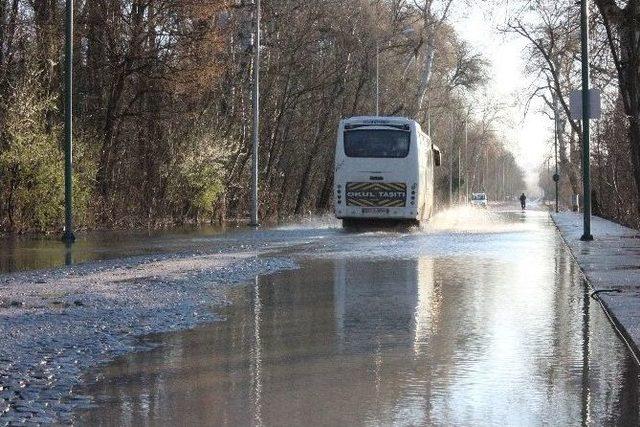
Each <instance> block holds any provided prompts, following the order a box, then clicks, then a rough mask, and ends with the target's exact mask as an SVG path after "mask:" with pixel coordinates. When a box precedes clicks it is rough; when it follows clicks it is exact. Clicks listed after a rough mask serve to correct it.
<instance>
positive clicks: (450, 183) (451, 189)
mask: <svg viewBox="0 0 640 427" xmlns="http://www.w3.org/2000/svg"><path fill="white" fill-rule="evenodd" d="M449 135H450V138H451V153H449V206H452V205H453V139H454V134H453V123H452V122H451V123H450V124H449Z"/></svg>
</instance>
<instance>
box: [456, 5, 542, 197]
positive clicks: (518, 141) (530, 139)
mask: <svg viewBox="0 0 640 427" xmlns="http://www.w3.org/2000/svg"><path fill="white" fill-rule="evenodd" d="M507 13H509V12H508V10H507V9H506V6H484V7H472V8H465V10H464V11H462V10H461V11H458V12H456V13H455V14H454V16H452V21H453V25H454V27H455V28H456V29H457V31H458V33H459V34H460V35H461V37H462V38H464V39H465V40H467V41H468V42H469V43H470V44H471V45H472V46H473V47H474V48H475V49H476V50H477V51H479V52H480V53H482V54H483V55H484V56H485V58H487V59H488V60H489V61H490V63H491V68H490V73H489V75H490V79H491V82H490V84H489V87H490V93H491V94H493V96H494V97H496V98H497V99H499V100H503V101H504V102H506V103H509V104H511V105H513V107H510V108H509V111H508V120H507V123H504V124H503V125H502V126H500V129H498V131H499V133H500V134H501V135H502V136H503V137H504V138H505V140H506V141H505V142H506V143H507V145H508V146H509V147H510V149H511V151H512V152H513V153H514V154H515V156H516V158H517V159H518V163H519V164H520V165H521V166H522V167H523V168H524V169H525V170H526V171H527V181H528V183H529V184H530V185H535V182H536V181H537V171H536V169H537V168H539V167H540V165H541V164H542V163H543V162H544V161H545V159H546V157H547V156H548V153H550V145H549V144H550V143H551V141H552V137H553V134H552V132H553V122H552V121H551V120H550V119H549V118H548V117H547V116H545V115H543V114H542V113H540V109H541V108H542V102H541V101H539V102H534V103H533V104H532V105H531V106H530V108H529V112H528V114H527V115H526V116H524V114H525V109H524V102H525V101H526V99H527V95H528V93H529V92H530V91H529V90H527V88H528V86H529V85H530V84H531V81H532V78H531V77H530V76H528V75H527V74H526V72H525V69H524V66H525V61H526V58H524V51H525V47H526V43H525V41H524V39H522V38H521V37H519V36H517V35H515V34H507V35H504V34H501V33H499V31H498V30H497V27H498V25H500V24H503V23H504V22H505V20H506V17H507Z"/></svg>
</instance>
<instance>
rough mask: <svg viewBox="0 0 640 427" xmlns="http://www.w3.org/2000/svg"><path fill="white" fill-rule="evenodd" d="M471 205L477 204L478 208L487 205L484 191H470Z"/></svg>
mask: <svg viewBox="0 0 640 427" xmlns="http://www.w3.org/2000/svg"><path fill="white" fill-rule="evenodd" d="M471 206H477V207H480V208H486V207H487V195H486V193H472V194H471Z"/></svg>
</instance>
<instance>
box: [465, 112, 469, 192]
mask: <svg viewBox="0 0 640 427" xmlns="http://www.w3.org/2000/svg"><path fill="white" fill-rule="evenodd" d="M468 148H469V121H468V120H465V121H464V188H465V198H466V200H465V202H468V201H469V161H468V158H467V155H468V153H469V150H468Z"/></svg>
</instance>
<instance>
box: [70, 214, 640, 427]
mask: <svg viewBox="0 0 640 427" xmlns="http://www.w3.org/2000/svg"><path fill="white" fill-rule="evenodd" d="M215 239H222V238H221V237H219V236H218V237H215ZM224 239H227V238H224ZM224 239H223V240H224ZM224 242H226V243H225V244H228V245H230V246H233V245H238V246H244V245H256V246H259V247H265V248H266V247H276V248H278V249H277V253H278V254H279V255H286V256H289V257H292V258H293V259H294V260H295V261H296V262H298V264H299V265H300V266H301V268H300V269H298V270H290V271H284V272H280V273H277V274H275V275H270V276H260V277H256V278H255V281H253V282H252V283H249V284H247V286H245V287H242V288H235V289H233V290H230V291H229V292H230V295H229V296H230V298H231V299H232V301H233V304H231V305H230V306H228V307H225V308H221V309H219V310H218V311H217V312H218V313H219V314H222V315H223V316H224V317H225V320H224V321H221V322H216V323H213V324H211V325H207V326H203V327H198V328H197V329H194V330H189V331H185V332H177V333H170V334H163V335H155V336H149V337H146V338H144V339H145V340H147V341H151V342H153V343H159V344H160V346H159V347H157V348H156V349H155V350H152V351H147V352H142V353H137V354H130V355H127V356H124V357H121V358H119V359H118V360H116V361H115V362H113V363H111V364H109V365H106V366H103V367H101V368H100V369H98V370H95V371H93V372H91V373H90V374H88V375H87V377H86V380H87V383H86V385H85V386H83V387H80V388H79V389H78V390H77V391H78V392H79V393H82V394H87V395H90V396H92V397H93V399H94V402H95V404H94V406H93V407H92V408H90V409H86V410H83V411H79V412H78V413H77V421H78V424H83V425H125V426H137V425H171V426H174V425H230V426H236V425H272V426H282V425H428V426H449V425H451V426H484V425H487V426H494V425H509V426H529V425H532V426H535V425H562V426H569V425H598V426H599V425H607V426H608V425H621V426H636V425H640V410H639V399H640V394H639V391H640V389H639V387H638V375H639V372H638V369H637V366H636V365H635V363H634V361H633V359H632V358H631V357H630V355H629V354H628V352H627V349H626V348H625V347H624V345H623V343H622V342H621V341H620V340H619V339H618V338H617V337H616V335H615V333H614V331H613V329H612V327H611V326H610V324H609V323H608V320H607V319H606V317H605V315H604V314H603V312H602V310H601V308H600V306H599V305H598V304H597V303H596V302H595V301H593V300H592V299H590V297H589V294H590V291H589V288H588V286H586V284H585V283H584V281H583V278H582V276H581V274H580V271H579V269H578V267H577V265H576V264H575V262H574V261H573V259H572V257H571V254H570V253H569V252H568V250H567V249H566V248H565V246H564V245H563V243H562V242H561V240H560V237H559V236H558V234H557V232H556V231H555V228H554V226H553V224H552V223H551V221H550V219H549V217H548V215H547V214H546V213H544V212H542V211H527V212H521V211H519V210H510V209H508V208H503V209H501V210H500V211H475V210H471V209H464V208H462V209H457V210H453V211H447V212H444V213H441V214H440V215H438V216H437V217H436V218H434V220H433V221H432V222H431V224H430V225H428V226H427V227H425V228H423V229H409V230H351V231H343V230H342V229H341V228H340V227H339V226H338V224H336V223H335V222H331V221H322V222H319V223H313V222H310V223H307V224H304V225H293V226H290V227H282V228H275V229H269V230H261V231H256V232H242V233H237V234H235V235H234V236H231V237H228V239H227V240H224ZM209 244H215V241H213V242H209Z"/></svg>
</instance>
